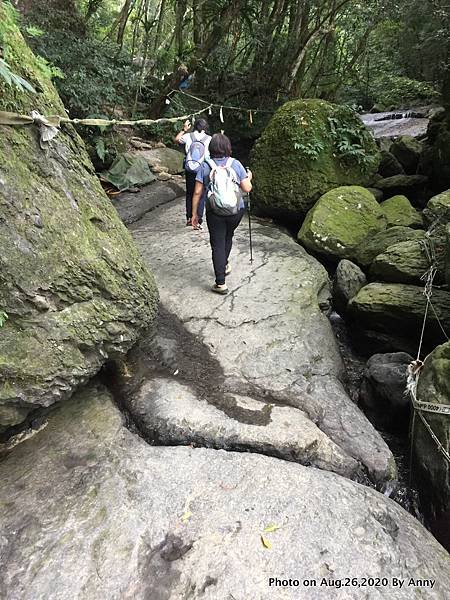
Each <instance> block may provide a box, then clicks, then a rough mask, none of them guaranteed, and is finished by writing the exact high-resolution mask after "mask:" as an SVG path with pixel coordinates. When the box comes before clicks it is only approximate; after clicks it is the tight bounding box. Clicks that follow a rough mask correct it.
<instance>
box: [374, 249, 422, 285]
mask: <svg viewBox="0 0 450 600" xmlns="http://www.w3.org/2000/svg"><path fill="white" fill-rule="evenodd" d="M429 267H430V262H429V260H428V257H427V253H426V252H425V248H424V245H423V244H421V243H420V241H418V240H409V241H406V242H399V243H398V244H394V245H393V246H389V247H388V248H387V249H386V250H385V251H384V252H383V253H382V254H379V255H378V256H377V257H376V258H375V260H374V261H373V263H372V266H371V267H370V275H371V277H372V279H375V280H376V281H389V282H393V283H417V284H419V285H420V283H421V277H422V275H423V274H424V273H425V272H426V271H427V270H428V269H429Z"/></svg>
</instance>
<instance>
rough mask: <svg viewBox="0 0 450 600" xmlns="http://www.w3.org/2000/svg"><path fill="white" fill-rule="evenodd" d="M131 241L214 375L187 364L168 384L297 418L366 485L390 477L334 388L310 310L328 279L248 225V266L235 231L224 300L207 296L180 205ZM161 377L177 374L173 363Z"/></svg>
mask: <svg viewBox="0 0 450 600" xmlns="http://www.w3.org/2000/svg"><path fill="white" fill-rule="evenodd" d="M132 233H133V236H134V239H135V240H136V242H137V244H138V246H139V247H140V249H141V251H142V253H143V255H144V257H145V259H146V260H147V261H148V263H149V264H151V265H152V268H153V269H154V271H155V272H156V277H157V280H158V287H159V290H160V294H161V302H162V306H163V309H164V310H166V311H168V312H169V313H171V314H172V315H175V316H176V317H177V319H178V320H179V321H180V323H181V324H182V329H183V330H185V331H187V332H188V334H189V335H190V336H192V337H195V339H196V340H197V342H198V343H200V345H201V346H202V347H203V350H202V353H203V354H202V356H204V354H205V350H206V353H207V354H208V355H209V356H210V357H211V359H213V360H214V361H215V362H216V364H218V365H219V366H220V373H221V375H220V377H218V376H217V371H216V374H215V375H214V372H213V371H211V370H210V367H209V366H208V365H209V364H210V363H209V362H208V360H207V359H204V358H203V362H205V360H206V362H205V364H206V367H205V372H204V373H203V372H202V368H201V367H202V359H200V365H199V367H195V368H194V367H193V364H194V363H195V362H198V360H197V359H195V355H194V358H192V359H191V361H190V362H189V361H187V362H186V363H183V364H185V367H184V370H183V373H181V372H180V374H179V375H178V376H177V377H180V376H181V375H183V377H188V378H189V377H190V376H189V375H186V373H189V372H190V370H192V369H193V370H194V373H195V374H196V379H197V380H199V381H202V380H203V381H204V383H205V385H206V390H204V391H203V394H205V395H206V396H208V394H209V395H210V394H211V390H214V391H215V392H217V391H218V392H219V393H220V394H222V395H224V394H228V393H230V394H237V395H239V396H246V397H250V398H253V399H255V400H261V399H263V400H264V401H265V402H266V403H268V404H274V405H284V406H291V407H294V408H296V409H299V410H300V411H302V412H303V413H304V414H305V415H307V417H308V418H309V420H310V421H312V423H313V424H314V425H315V426H316V427H317V428H318V429H317V430H316V433H317V436H318V437H317V443H318V444H320V443H321V442H320V440H321V439H323V438H322V436H321V434H320V432H322V433H323V434H325V435H326V436H327V437H328V438H329V439H330V440H331V441H332V442H333V443H334V444H336V445H337V446H339V448H340V450H341V451H343V452H344V453H345V454H346V455H347V457H350V458H352V459H355V460H357V461H359V463H360V464H361V465H363V466H364V468H365V469H367V471H368V472H369V474H370V476H371V477H372V478H373V479H374V480H375V481H378V482H382V481H386V480H389V479H391V478H392V477H395V467H394V462H393V459H392V455H391V453H390V451H389V450H388V448H387V446H386V445H385V443H384V442H383V440H382V439H381V437H380V436H379V434H378V433H377V432H376V431H375V429H374V428H373V427H372V426H371V425H370V423H369V422H368V421H367V420H366V418H365V417H364V415H363V414H362V413H361V411H360V410H359V409H358V408H357V407H356V406H355V405H354V404H353V402H352V401H351V400H350V399H349V397H348V395H347V394H346V392H345V390H344V388H343V385H342V383H341V379H342V377H343V366H342V362H341V358H340V355H339V352H338V349H337V345H336V341H335V339H334V336H333V332H332V330H331V327H330V324H329V322H328V320H327V318H326V317H325V315H323V314H322V313H321V311H320V310H319V307H318V298H319V297H320V296H321V295H322V293H323V290H324V289H326V288H327V287H328V276H327V273H326V271H325V269H324V268H323V267H322V266H321V265H320V264H319V263H318V262H317V261H316V260H315V259H313V258H312V257H311V256H309V255H308V254H307V253H306V252H305V251H304V250H303V249H302V248H301V247H299V246H298V245H297V244H296V243H295V242H294V240H292V239H291V238H290V237H289V236H288V235H287V234H286V233H284V232H283V231H282V230H280V229H278V228H276V227H274V226H272V225H270V224H267V223H264V222H260V221H255V222H254V223H253V246H254V247H253V252H254V257H255V259H254V262H253V264H250V263H249V254H248V233H247V230H246V224H243V225H241V227H240V228H239V229H238V232H237V234H236V237H235V244H234V247H233V251H232V255H231V259H230V260H231V266H232V273H231V274H230V275H229V277H228V278H227V285H228V287H229V289H230V293H229V295H228V296H226V297H219V296H217V295H215V294H212V293H211V292H210V286H211V284H212V283H213V273H212V264H211V259H210V247H209V240H208V236H207V235H206V234H205V233H203V232H195V231H192V229H189V228H186V227H185V225H184V219H183V205H182V201H178V202H177V203H173V204H171V205H166V206H165V207H164V208H163V209H161V208H160V209H156V210H155V211H153V212H152V213H151V214H149V215H146V216H145V217H144V218H143V219H142V220H141V221H140V222H139V223H137V224H135V225H133V226H132ZM180 265H182V267H181V266H180ZM275 290H276V291H275ZM172 343H176V340H173V341H172ZM169 345H170V344H169ZM165 347H166V349H167V347H168V346H167V343H166V346H165ZM166 354H167V352H166ZM169 354H170V353H169ZM171 368H173V371H172V373H173V372H175V371H176V370H177V369H178V370H180V368H179V366H178V365H177V364H175V363H174V362H172V363H171ZM211 373H213V375H212V376H211ZM181 382H182V379H181ZM221 418H222V417H221ZM319 430H320V432H319ZM319 434H320V435H319ZM186 443H188V442H187V440H186Z"/></svg>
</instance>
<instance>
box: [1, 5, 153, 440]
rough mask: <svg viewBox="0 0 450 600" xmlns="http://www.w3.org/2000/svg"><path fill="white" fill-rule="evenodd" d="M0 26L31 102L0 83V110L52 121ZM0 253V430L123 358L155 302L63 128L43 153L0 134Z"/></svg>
mask: <svg viewBox="0 0 450 600" xmlns="http://www.w3.org/2000/svg"><path fill="white" fill-rule="evenodd" d="M2 20H3V22H5V21H6V22H7V24H8V27H7V32H6V34H5V36H4V40H3V42H4V43H5V44H6V45H7V48H8V63H9V65H10V67H11V69H12V71H13V72H14V73H16V74H19V75H20V76H22V77H23V78H25V79H26V80H27V81H28V82H29V83H30V84H31V85H33V87H34V88H35V89H36V90H38V91H39V93H36V94H31V93H29V92H25V91H23V90H19V89H17V88H14V87H8V86H7V85H6V84H5V82H4V81H3V80H0V98H1V99H2V105H1V108H2V109H4V110H8V111H15V112H18V113H22V114H29V113H30V111H31V110H33V109H36V110H38V111H39V112H40V113H41V114H43V115H50V114H53V115H54V114H60V115H64V114H65V113H64V107H63V105H62V103H61V101H60V99H59V97H58V95H57V93H56V91H55V89H54V87H53V85H52V84H51V82H50V80H49V79H48V78H47V75H46V73H45V71H43V70H42V66H41V65H42V63H41V61H39V60H37V59H36V58H35V57H34V55H33V54H32V52H31V51H30V50H29V48H28V47H27V45H26V44H25V42H24V40H23V38H22V36H21V35H20V33H19V31H18V30H17V28H16V27H15V25H14V21H13V19H12V18H11V13H10V11H9V10H6V5H5V4H4V3H2V4H0V21H2ZM0 246H1V248H2V251H1V254H0V312H4V313H6V314H7V315H8V318H7V320H6V321H5V322H4V324H3V327H2V328H1V329H0V379H1V381H2V386H1V388H0V430H1V429H4V428H7V427H8V426H11V425H15V424H17V423H20V422H21V421H23V420H24V419H25V418H26V416H27V415H28V414H29V413H30V412H31V411H32V410H33V409H35V408H37V407H40V406H49V405H51V404H53V403H54V402H56V401H58V400H62V399H64V398H66V397H68V396H70V395H71V394H72V392H73V390H74V389H75V388H76V387H77V386H79V385H80V384H81V383H83V382H85V381H86V380H87V379H89V378H90V377H92V376H93V375H94V374H95V373H96V372H97V371H99V369H100V368H101V367H102V365H103V364H104V363H105V362H106V361H107V360H108V359H110V358H114V357H115V356H117V355H122V354H123V353H125V352H126V351H127V350H128V349H129V348H130V347H131V345H132V344H133V343H134V341H135V340H136V338H137V337H138V335H139V333H140V331H141V330H142V329H143V328H146V327H148V326H149V325H150V324H151V322H152V320H153V318H154V316H155V312H156V310H157V299H158V294H157V290H156V287H155V282H154V279H153V277H152V275H151V274H150V273H149V272H148V270H147V269H146V267H145V266H144V264H143V262H142V261H141V258H140V255H139V253H138V251H137V249H136V247H135V245H134V243H133V240H132V238H131V236H130V235H129V233H128V232H127V230H126V229H125V227H124V225H123V224H122V223H121V221H120V219H119V217H118V215H117V213H116V211H115V209H114V207H113V206H112V205H111V203H110V202H109V200H108V198H107V197H106V195H105V194H104V192H103V190H102V188H101V186H100V183H99V181H98V180H97V178H96V177H95V173H94V169H93V167H92V164H91V163H90V161H89V158H88V156H87V153H86V150H85V147H84V145H83V142H82V141H81V139H80V137H79V136H78V135H77V132H76V131H75V130H74V128H73V127H71V126H63V127H62V129H61V131H60V133H59V134H58V136H57V137H56V138H55V139H54V140H52V141H51V142H50V143H49V145H48V148H46V149H45V150H43V149H42V148H41V147H40V144H39V139H38V130H37V128H36V127H35V126H27V127H12V126H0ZM2 321H3V319H2Z"/></svg>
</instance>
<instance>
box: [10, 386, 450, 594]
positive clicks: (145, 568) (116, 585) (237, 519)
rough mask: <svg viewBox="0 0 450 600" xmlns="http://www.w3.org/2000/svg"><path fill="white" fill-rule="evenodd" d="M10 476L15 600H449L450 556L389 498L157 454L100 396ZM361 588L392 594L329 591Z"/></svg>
mask: <svg viewBox="0 0 450 600" xmlns="http://www.w3.org/2000/svg"><path fill="white" fill-rule="evenodd" d="M0 477H1V481H2V485H1V487H0V502H1V506H2V519H1V525H0V527H1V530H0V554H1V563H2V569H1V576H0V596H1V597H2V598H4V599H5V600H36V599H37V598H39V599H41V598H42V599H44V598H45V599H51V600H67V599H68V598H70V599H71V600H105V598H108V599H111V600H182V599H188V598H190V599H192V600H197V599H199V600H222V599H223V600H228V599H230V600H232V599H235V600H249V599H255V600H272V599H273V598H275V599H280V600H282V599H285V598H295V599H297V598H299V599H300V598H308V600H316V599H317V600H321V599H327V600H328V599H330V600H331V599H333V600H335V599H337V600H348V599H355V600H361V598H365V599H367V600H372V599H373V600H376V599H378V598H386V599H389V600H410V599H411V598H416V597H417V598H427V599H429V600H444V599H445V598H447V597H448V590H449V589H450V568H449V567H450V559H449V556H448V554H447V553H446V552H445V550H444V549H443V548H442V547H441V546H440V545H439V544H438V543H437V542H436V540H435V539H434V538H433V537H432V536H431V535H430V534H429V533H428V532H427V531H426V530H425V529H424V528H423V527H422V526H421V525H420V523H419V522H418V521H416V520H415V519H414V518H413V517H411V516H410V515H409V514H408V513H406V512H405V511H404V510H403V509H402V508H400V507H399V506H398V505H397V504H395V503H394V502H392V501H390V500H389V499H387V498H386V497H384V496H382V495H380V494H379V493H378V492H376V491H374V490H372V489H369V488H367V487H364V486H360V485H358V484H356V483H354V482H351V481H350V480H348V479H345V478H343V477H339V476H337V475H334V474H333V473H329V472H325V471H321V470H318V469H312V468H305V467H302V466H300V465H297V464H294V463H289V462H286V461H280V460H278V459H275V458H269V457H265V456H260V455H256V454H247V453H234V452H225V451H222V450H219V451H217V450H209V449H196V448H188V447H180V448H165V447H152V446H149V445H148V444H146V443H145V442H144V441H143V440H142V439H140V438H139V437H138V436H137V435H135V434H133V433H131V432H130V431H129V430H128V429H126V428H125V427H124V426H123V422H122V414H121V413H120V412H119V411H118V410H117V409H116V407H115V406H114V405H113V404H112V402H111V400H110V398H109V396H108V395H107V393H105V391H104V390H103V389H102V388H97V389H96V388H95V387H94V386H91V387H90V388H88V389H87V390H84V391H83V392H82V393H79V394H77V395H76V396H75V397H73V399H72V400H69V401H68V402H67V403H65V404H62V405H59V406H58V408H57V409H56V411H55V413H54V414H53V415H52V416H51V418H50V419H49V422H48V425H47V427H46V428H44V429H43V430H41V431H40V432H39V433H37V434H36V435H35V436H34V437H33V438H31V439H28V440H26V441H25V442H23V443H22V444H20V445H19V446H17V447H16V448H14V449H13V450H12V452H11V453H10V454H9V456H7V457H6V458H5V459H4V460H3V462H2V463H1V464H0ZM277 528H278V529H277ZM265 529H268V531H264V530H265ZM270 577H273V578H278V579H280V580H283V579H289V578H291V579H295V580H298V581H299V588H300V589H296V588H290V589H289V588H276V587H274V586H272V587H271V586H270V585H269V578H270ZM348 577H349V578H353V577H355V578H358V583H359V584H362V583H363V579H362V578H368V577H374V578H378V577H380V578H384V577H385V578H387V584H386V587H364V589H363V590H362V589H360V588H358V587H351V586H350V587H342V588H337V587H328V588H327V587H325V586H323V585H322V586H321V585H320V584H321V582H322V580H323V578H325V580H326V581H333V580H338V579H342V580H344V579H345V578H348ZM394 577H395V578H397V579H404V580H405V584H404V586H403V588H402V589H399V588H398V587H394V586H393V583H392V582H393V578H394ZM411 578H414V579H422V580H427V581H429V580H433V581H434V586H433V588H432V589H431V588H430V587H429V586H427V587H425V586H424V584H422V587H420V588H414V587H410V586H408V583H409V581H410V579H411ZM306 579H310V580H314V581H316V583H317V587H314V588H309V589H308V590H305V589H304V585H303V581H305V580H306Z"/></svg>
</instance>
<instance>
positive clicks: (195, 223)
mask: <svg viewBox="0 0 450 600" xmlns="http://www.w3.org/2000/svg"><path fill="white" fill-rule="evenodd" d="M197 228H198V216H197V215H194V216H193V217H192V229H197Z"/></svg>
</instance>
